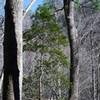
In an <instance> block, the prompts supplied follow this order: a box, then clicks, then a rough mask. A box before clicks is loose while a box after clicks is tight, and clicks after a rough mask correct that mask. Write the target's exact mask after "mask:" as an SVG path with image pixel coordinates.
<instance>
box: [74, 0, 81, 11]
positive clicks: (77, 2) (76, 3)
mask: <svg viewBox="0 0 100 100" xmlns="http://www.w3.org/2000/svg"><path fill="white" fill-rule="evenodd" d="M75 8H77V9H78V10H80V0H75Z"/></svg>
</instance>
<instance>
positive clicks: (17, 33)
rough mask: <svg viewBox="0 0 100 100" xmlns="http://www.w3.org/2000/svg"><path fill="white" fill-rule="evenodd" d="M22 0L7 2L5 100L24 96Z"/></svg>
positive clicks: (9, 0)
mask: <svg viewBox="0 0 100 100" xmlns="http://www.w3.org/2000/svg"><path fill="white" fill-rule="evenodd" d="M22 15H23V6H22V0H6V5H5V29H4V30H5V31H4V79H3V91H2V93H3V96H2V99H3V100H21V96H22V94H21V93H22V19H23V16H22Z"/></svg>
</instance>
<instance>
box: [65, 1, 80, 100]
mask: <svg viewBox="0 0 100 100" xmlns="http://www.w3.org/2000/svg"><path fill="white" fill-rule="evenodd" d="M63 3H64V13H65V19H66V24H67V34H68V38H69V43H70V82H71V85H70V89H69V100H70V99H71V100H78V82H79V81H78V75H79V67H78V66H77V65H78V64H77V63H78V62H77V60H76V52H77V51H78V48H77V43H78V42H77V41H78V35H77V30H76V28H75V23H74V0H63ZM76 70H77V72H75V71H76ZM75 74H76V75H75ZM76 77H77V79H76ZM74 90H75V91H74ZM73 94H74V99H72V98H73Z"/></svg>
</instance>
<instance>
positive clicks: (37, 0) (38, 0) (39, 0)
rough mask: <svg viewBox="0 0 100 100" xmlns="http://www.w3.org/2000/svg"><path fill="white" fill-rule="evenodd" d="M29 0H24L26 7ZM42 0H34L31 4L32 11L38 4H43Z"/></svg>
mask: <svg viewBox="0 0 100 100" xmlns="http://www.w3.org/2000/svg"><path fill="white" fill-rule="evenodd" d="M30 1H31V0H24V7H25V8H26V7H27V6H28V5H29V2H30ZM43 1H44V0H36V1H35V3H34V4H33V6H32V9H31V10H32V11H33V12H35V10H36V9H37V8H38V6H39V5H42V4H43Z"/></svg>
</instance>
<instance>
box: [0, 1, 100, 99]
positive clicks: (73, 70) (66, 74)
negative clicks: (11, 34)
mask: <svg viewBox="0 0 100 100" xmlns="http://www.w3.org/2000/svg"><path fill="white" fill-rule="evenodd" d="M37 1H38V2H42V3H41V4H40V5H37V7H36V8H34V5H35V4H34V5H33V7H32V8H31V9H30V11H28V13H27V14H26V15H25V17H24V19H23V87H22V90H23V92H22V100H100V43H99V42H100V0H74V3H72V5H71V4H70V6H69V5H68V4H69V3H70V0H44V1H39V0H37ZM71 1H72V2H73V0H71ZM25 3H26V2H25ZM4 4H5V3H4V1H2V0H1V1H0V65H1V66H0V70H1V73H2V68H3V64H4V61H3V56H4V55H3V41H4V38H3V37H4V35H3V34H4V28H5V25H4V22H5V16H4ZM66 4H67V5H66ZM24 8H26V6H25V5H24ZM34 9H36V10H34ZM23 12H24V11H23ZM70 20H71V21H70ZM0 82H1V81H0ZM0 84H1V83H0ZM0 91H2V90H0ZM0 97H2V93H1V95H0ZM0 100H2V98H0Z"/></svg>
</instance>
